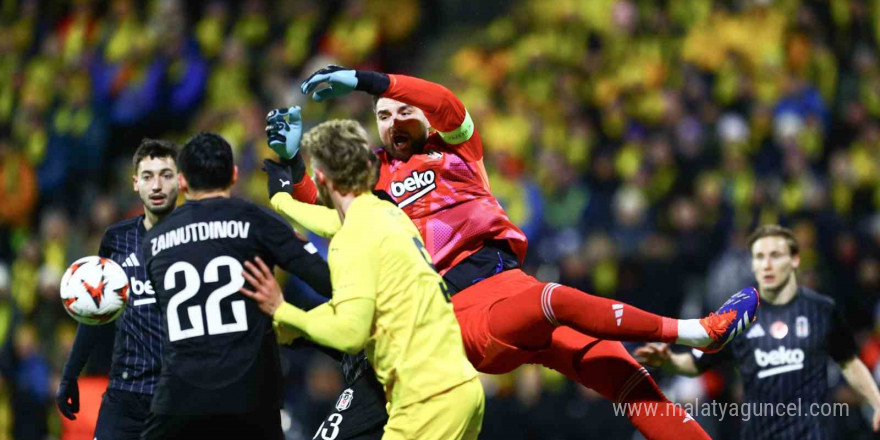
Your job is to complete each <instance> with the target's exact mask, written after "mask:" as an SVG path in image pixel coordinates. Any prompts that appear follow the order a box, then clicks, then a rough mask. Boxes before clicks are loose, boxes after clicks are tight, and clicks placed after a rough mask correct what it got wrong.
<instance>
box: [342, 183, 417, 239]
mask: <svg viewBox="0 0 880 440" xmlns="http://www.w3.org/2000/svg"><path fill="white" fill-rule="evenodd" d="M400 215H403V216H406V214H405V213H403V211H401V210H400V208H398V207H397V206H396V205H394V204H393V203H390V202H388V201H386V200H383V199H380V198H379V197H376V196H375V195H373V194H369V195H366V196H362V197H359V198H358V199H356V201H355V204H353V205H352V207H351V208H349V211H348V212H347V213H346V217H345V221H344V222H343V224H342V228H341V229H340V231H339V233H337V235H338V234H343V237H351V236H355V237H358V241H364V240H367V241H370V240H379V239H381V237H383V236H385V235H386V234H388V233H390V232H391V231H393V230H394V229H395V228H396V226H395V225H396V223H397V222H396V221H395V218H396V217H398V216H400Z"/></svg>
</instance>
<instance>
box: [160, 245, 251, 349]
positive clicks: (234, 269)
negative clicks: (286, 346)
mask: <svg viewBox="0 0 880 440" xmlns="http://www.w3.org/2000/svg"><path fill="white" fill-rule="evenodd" d="M224 266H225V267H228V268H229V282H228V283H226V284H224V285H222V286H220V287H218V288H216V289H214V291H213V292H211V293H210V294H208V300H207V301H206V302H205V308H204V310H205V312H204V315H205V317H206V319H205V320H203V319H202V306H201V305H198V304H196V305H191V306H188V307H187V308H186V313H187V315H188V317H189V321H190V323H192V327H191V328H188V329H186V330H183V329H182V328H181V325H180V317H179V316H180V315H179V310H178V309H179V308H180V305H181V304H182V303H183V302H184V301H186V300H188V299H190V298H192V297H194V296H196V294H197V293H199V289H201V286H202V282H204V283H216V282H218V281H220V268H221V267H224ZM242 270H243V268H242V266H241V263H239V262H238V260H236V259H235V258H232V257H230V256H220V257H216V258H214V259H213V260H211V261H210V262H208V264H207V265H206V266H205V271H204V274H202V275H200V274H199V272H198V270H197V269H196V268H195V266H193V265H192V264H190V263H187V262H186V261H178V262H176V263H174V264H172V265H171V267H169V268H168V271H167V272H165V280H164V283H165V290H166V291H170V290H174V289H175V288H176V287H177V274H178V273H182V274H183V284H184V285H183V289H181V290H180V291H179V292H177V293H175V294H174V295H173V296H172V297H171V299H170V300H169V301H168V309H167V311H166V316H167V319H168V339H169V340H170V341H171V342H174V341H179V340H181V339H187V338H194V337H197V336H203V335H204V334H205V324H204V323H205V321H207V323H208V325H207V327H208V334H209V335H219V334H223V333H234V332H243V331H247V329H248V324H247V312H246V310H245V303H244V299H240V300H235V301H232V302H230V303H229V304H230V306H231V307H232V317H233V321H232V322H229V323H226V324H224V323H223V320H222V315H221V313H220V301H221V300H222V299H223V298H226V297H227V296H229V295H232V294H234V293H236V292H238V290H239V289H240V288H241V287H242V286H244V277H243V276H242V275H241V272H242Z"/></svg>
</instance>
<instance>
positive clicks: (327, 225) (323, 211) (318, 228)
mask: <svg viewBox="0 0 880 440" xmlns="http://www.w3.org/2000/svg"><path fill="white" fill-rule="evenodd" d="M270 202H271V204H272V209H274V210H275V212H278V213H280V214H281V215H283V216H284V217H286V218H287V219H289V220H290V221H294V222H296V223H298V224H300V225H302V227H304V228H306V229H308V230H310V231H312V232H314V233H315V234H317V235H319V236H321V237H326V238H331V237H333V236H334V235H336V232H337V231H339V228H341V227H342V221H341V220H340V219H339V213H337V212H336V210H335V209H330V208H327V207H326V206H320V205H312V204H309V203H303V202H301V201H299V200H295V199H294V198H293V196H291V195H290V194H287V193H284V192H279V193H276V194H275V195H274V196H272V199H271V200H270Z"/></svg>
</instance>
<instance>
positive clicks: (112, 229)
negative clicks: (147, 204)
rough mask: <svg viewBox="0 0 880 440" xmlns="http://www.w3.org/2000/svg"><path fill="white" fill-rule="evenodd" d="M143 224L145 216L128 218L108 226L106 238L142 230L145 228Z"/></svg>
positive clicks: (105, 232)
mask: <svg viewBox="0 0 880 440" xmlns="http://www.w3.org/2000/svg"><path fill="white" fill-rule="evenodd" d="M143 224H144V215H143V214H141V215H136V216H134V217H131V218H127V219H125V220H122V221H119V222H116V223H113V224H112V225H110V226H108V227H107V229H105V230H104V237H105V238H107V237H113V236H116V235H120V234H125V233H128V232H130V231H133V230H138V229H140V228H143Z"/></svg>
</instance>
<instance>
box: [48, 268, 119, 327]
mask: <svg viewBox="0 0 880 440" xmlns="http://www.w3.org/2000/svg"><path fill="white" fill-rule="evenodd" d="M60 290H61V302H62V303H63V304H64V310H66V311H67V314H68V315H70V316H71V317H72V318H73V319H75V320H77V321H79V322H81V323H83V324H88V325H98V324H106V323H108V322H110V321H113V320H114V319H116V318H118V317H119V315H121V314H122V311H123V310H125V305H126V304H127V303H128V276H127V275H126V274H125V270H124V269H123V268H122V267H120V266H119V264H117V263H116V262H115V261H113V260H111V259H109V258H101V257H96V256H91V257H83V258H80V259H79V260H76V262H74V263H73V264H71V265H70V267H69V268H68V269H67V272H64V276H63V277H62V278H61V288H60Z"/></svg>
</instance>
